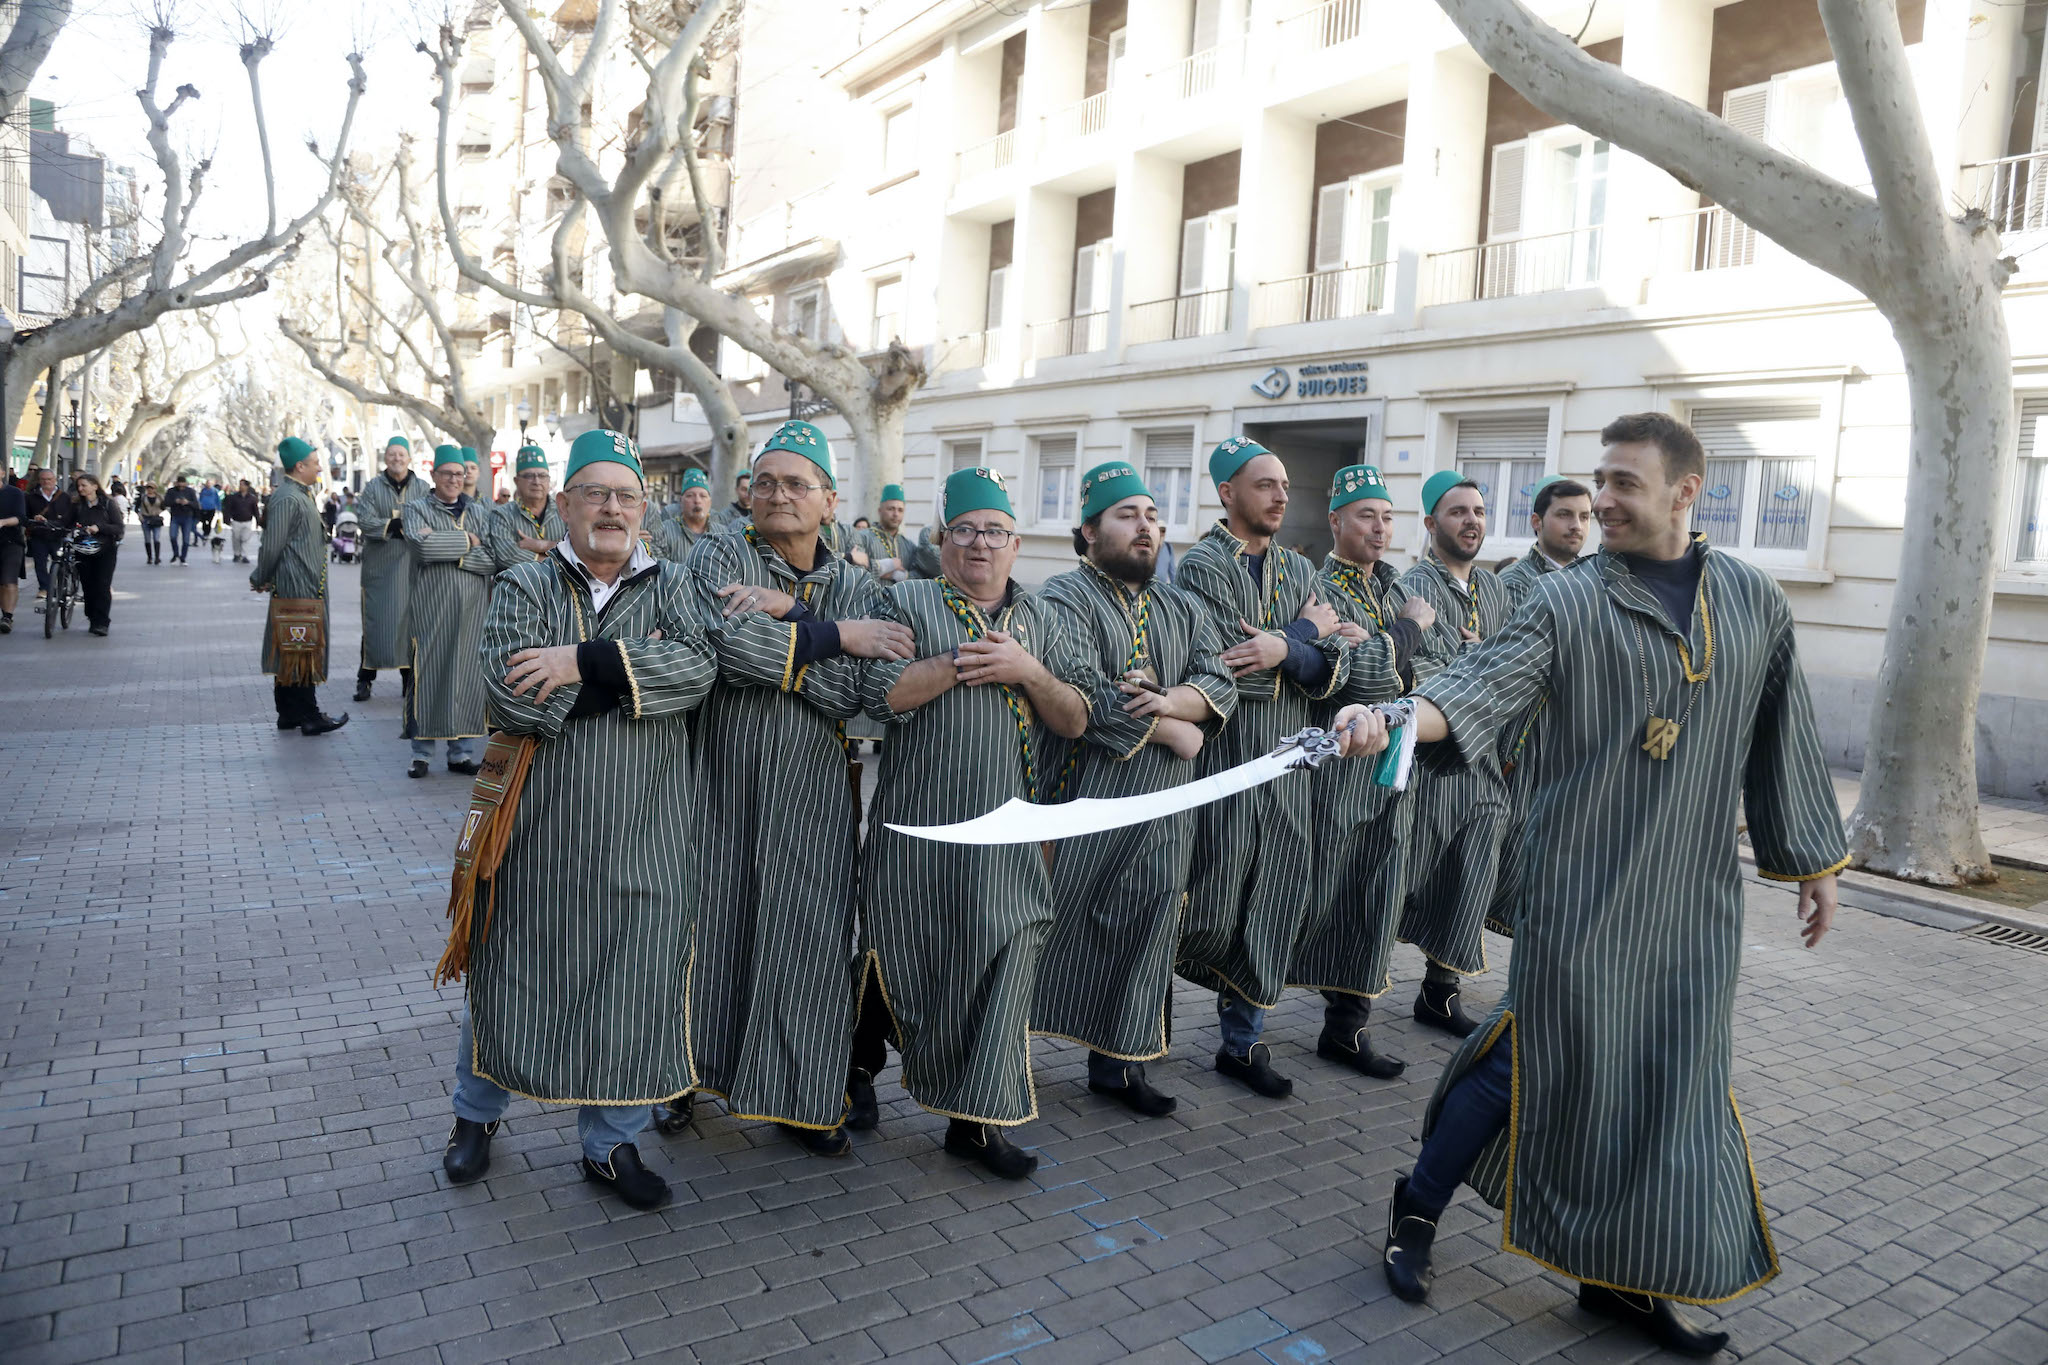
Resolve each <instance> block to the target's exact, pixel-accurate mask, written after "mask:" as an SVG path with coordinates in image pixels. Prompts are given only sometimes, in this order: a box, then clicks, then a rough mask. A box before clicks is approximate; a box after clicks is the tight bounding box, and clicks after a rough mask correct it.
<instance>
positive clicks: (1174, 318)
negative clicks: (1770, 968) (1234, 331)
mask: <svg viewBox="0 0 2048 1365" xmlns="http://www.w3.org/2000/svg"><path fill="white" fill-rule="evenodd" d="M1229 328H1230V291H1229V290H1228V289H1211V290H1208V291H1206V292H1204V293H1200V294H1179V295H1176V296H1175V297H1173V298H1170V299H1153V300H1151V301H1150V302H1148V303H1136V304H1132V305H1131V316H1130V321H1129V323H1128V324H1127V325H1126V327H1125V339H1126V340H1127V341H1130V342H1132V343H1133V344H1136V343H1138V342H1145V341H1168V340H1174V339H1178V338H1181V337H1204V336H1213V335H1215V334H1216V333H1218V332H1223V331H1228V330H1229Z"/></svg>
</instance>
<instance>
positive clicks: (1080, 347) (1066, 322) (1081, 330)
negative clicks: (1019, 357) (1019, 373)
mask: <svg viewBox="0 0 2048 1365" xmlns="http://www.w3.org/2000/svg"><path fill="white" fill-rule="evenodd" d="M1107 345H1109V314H1108V313H1076V314H1075V315H1074V316H1073V317H1070V318H1055V319H1053V320H1052V321H1051V322H1035V323H1033V324H1032V325H1031V354H1032V356H1033V357H1034V358H1036V359H1039V360H1046V359H1050V358H1052V357H1054V356H1063V355H1087V354H1088V353H1089V352H1091V351H1099V350H1101V349H1102V348H1103V347H1105V346H1107Z"/></svg>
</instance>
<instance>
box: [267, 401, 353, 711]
mask: <svg viewBox="0 0 2048 1365" xmlns="http://www.w3.org/2000/svg"><path fill="white" fill-rule="evenodd" d="M277 460H278V463H279V464H280V465H282V466H284V478H283V479H282V480H281V481H280V482H279V484H278V487H277V489H276V491H275V492H273V493H272V494H271V495H270V509H269V512H270V517H269V521H268V523H267V524H266V526H265V529H264V533H263V548H262V550H261V551H260V552H259V553H258V554H257V556H256V567H255V568H253V569H251V570H250V571H249V586H250V588H252V589H253V590H255V591H257V592H268V593H269V594H270V615H269V618H268V620H267V621H266V623H265V625H264V630H263V671H264V672H265V673H268V674H270V675H271V677H272V678H273V679H274V681H273V683H272V685H271V699H272V701H273V702H274V703H275V705H276V707H277V728H278V729H280V730H291V729H297V730H298V731H299V733H300V734H303V735H324V734H326V733H327V732H328V731H329V730H339V729H340V728H341V727H342V726H344V725H346V724H348V712H346V711H344V712H342V713H341V714H340V715H339V716H330V715H328V714H327V713H326V712H324V711H322V710H321V709H320V699H319V696H318V695H317V693H316V692H315V690H314V689H315V688H316V687H317V686H318V685H319V684H321V683H323V682H326V681H327V538H326V537H325V536H323V535H321V534H320V513H319V510H318V509H317V508H316V507H314V505H313V485H314V484H315V483H317V482H318V481H319V479H320V462H319V461H318V460H316V459H314V458H313V447H312V445H311V443H310V442H307V441H304V440H301V439H300V438H298V437H296V436H292V437H288V438H286V439H285V440H283V441H280V442H279V443H278V447H277Z"/></svg>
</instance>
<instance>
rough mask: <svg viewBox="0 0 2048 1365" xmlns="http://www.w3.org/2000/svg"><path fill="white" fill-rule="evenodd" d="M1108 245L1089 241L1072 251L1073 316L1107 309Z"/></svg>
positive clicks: (1103, 242)
mask: <svg viewBox="0 0 2048 1365" xmlns="http://www.w3.org/2000/svg"><path fill="white" fill-rule="evenodd" d="M1109 261H1110V245H1109V243H1108V242H1107V241H1101V242H1091V243H1089V244H1088V245H1087V246H1084V247H1082V248H1081V249H1080V250H1078V251H1076V252H1075V253H1074V316H1075V317H1077V318H1078V317H1084V316H1086V315H1087V314H1089V313H1102V312H1107V311H1108V309H1109V268H1110V267H1109Z"/></svg>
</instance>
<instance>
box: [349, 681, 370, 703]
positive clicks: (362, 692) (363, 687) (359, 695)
mask: <svg viewBox="0 0 2048 1365" xmlns="http://www.w3.org/2000/svg"><path fill="white" fill-rule="evenodd" d="M369 699H370V684H368V683H366V682H359V683H357V684H356V694H355V697H354V698H353V700H355V701H368V700H369Z"/></svg>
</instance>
